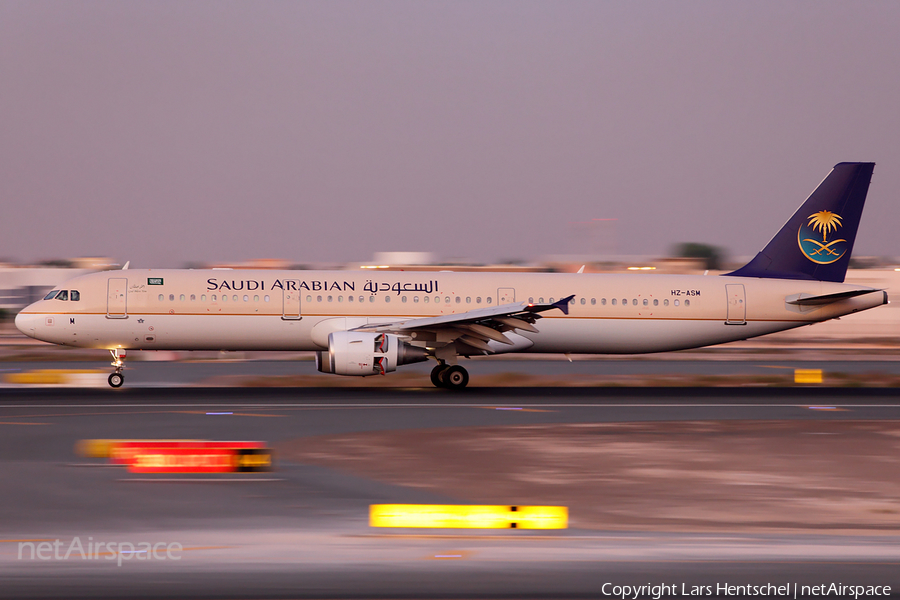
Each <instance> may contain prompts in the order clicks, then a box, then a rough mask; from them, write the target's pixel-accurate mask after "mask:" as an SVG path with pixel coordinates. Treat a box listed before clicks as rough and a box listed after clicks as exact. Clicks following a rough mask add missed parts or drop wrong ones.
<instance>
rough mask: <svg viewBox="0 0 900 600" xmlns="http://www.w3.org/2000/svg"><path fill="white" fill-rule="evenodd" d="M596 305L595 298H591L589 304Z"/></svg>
mask: <svg viewBox="0 0 900 600" xmlns="http://www.w3.org/2000/svg"><path fill="white" fill-rule="evenodd" d="M596 305H597V299H596V298H591V306H596Z"/></svg>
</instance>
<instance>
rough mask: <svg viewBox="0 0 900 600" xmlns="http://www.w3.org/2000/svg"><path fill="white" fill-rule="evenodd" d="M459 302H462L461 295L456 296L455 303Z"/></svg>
mask: <svg viewBox="0 0 900 600" xmlns="http://www.w3.org/2000/svg"><path fill="white" fill-rule="evenodd" d="M460 302H462V296H457V297H456V303H457V304H459V303H460Z"/></svg>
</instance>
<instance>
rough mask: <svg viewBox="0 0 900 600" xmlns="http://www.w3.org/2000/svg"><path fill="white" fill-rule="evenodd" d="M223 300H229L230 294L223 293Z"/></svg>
mask: <svg viewBox="0 0 900 600" xmlns="http://www.w3.org/2000/svg"><path fill="white" fill-rule="evenodd" d="M222 302H228V294H222Z"/></svg>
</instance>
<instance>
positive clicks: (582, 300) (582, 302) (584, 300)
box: [581, 298, 587, 306]
mask: <svg viewBox="0 0 900 600" xmlns="http://www.w3.org/2000/svg"><path fill="white" fill-rule="evenodd" d="M585 304H587V299H586V298H582V299H581V305H582V306H584V305H585Z"/></svg>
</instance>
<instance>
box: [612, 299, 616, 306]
mask: <svg viewBox="0 0 900 600" xmlns="http://www.w3.org/2000/svg"><path fill="white" fill-rule="evenodd" d="M612 305H613V306H615V305H616V299H615V298H613V299H612Z"/></svg>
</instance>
